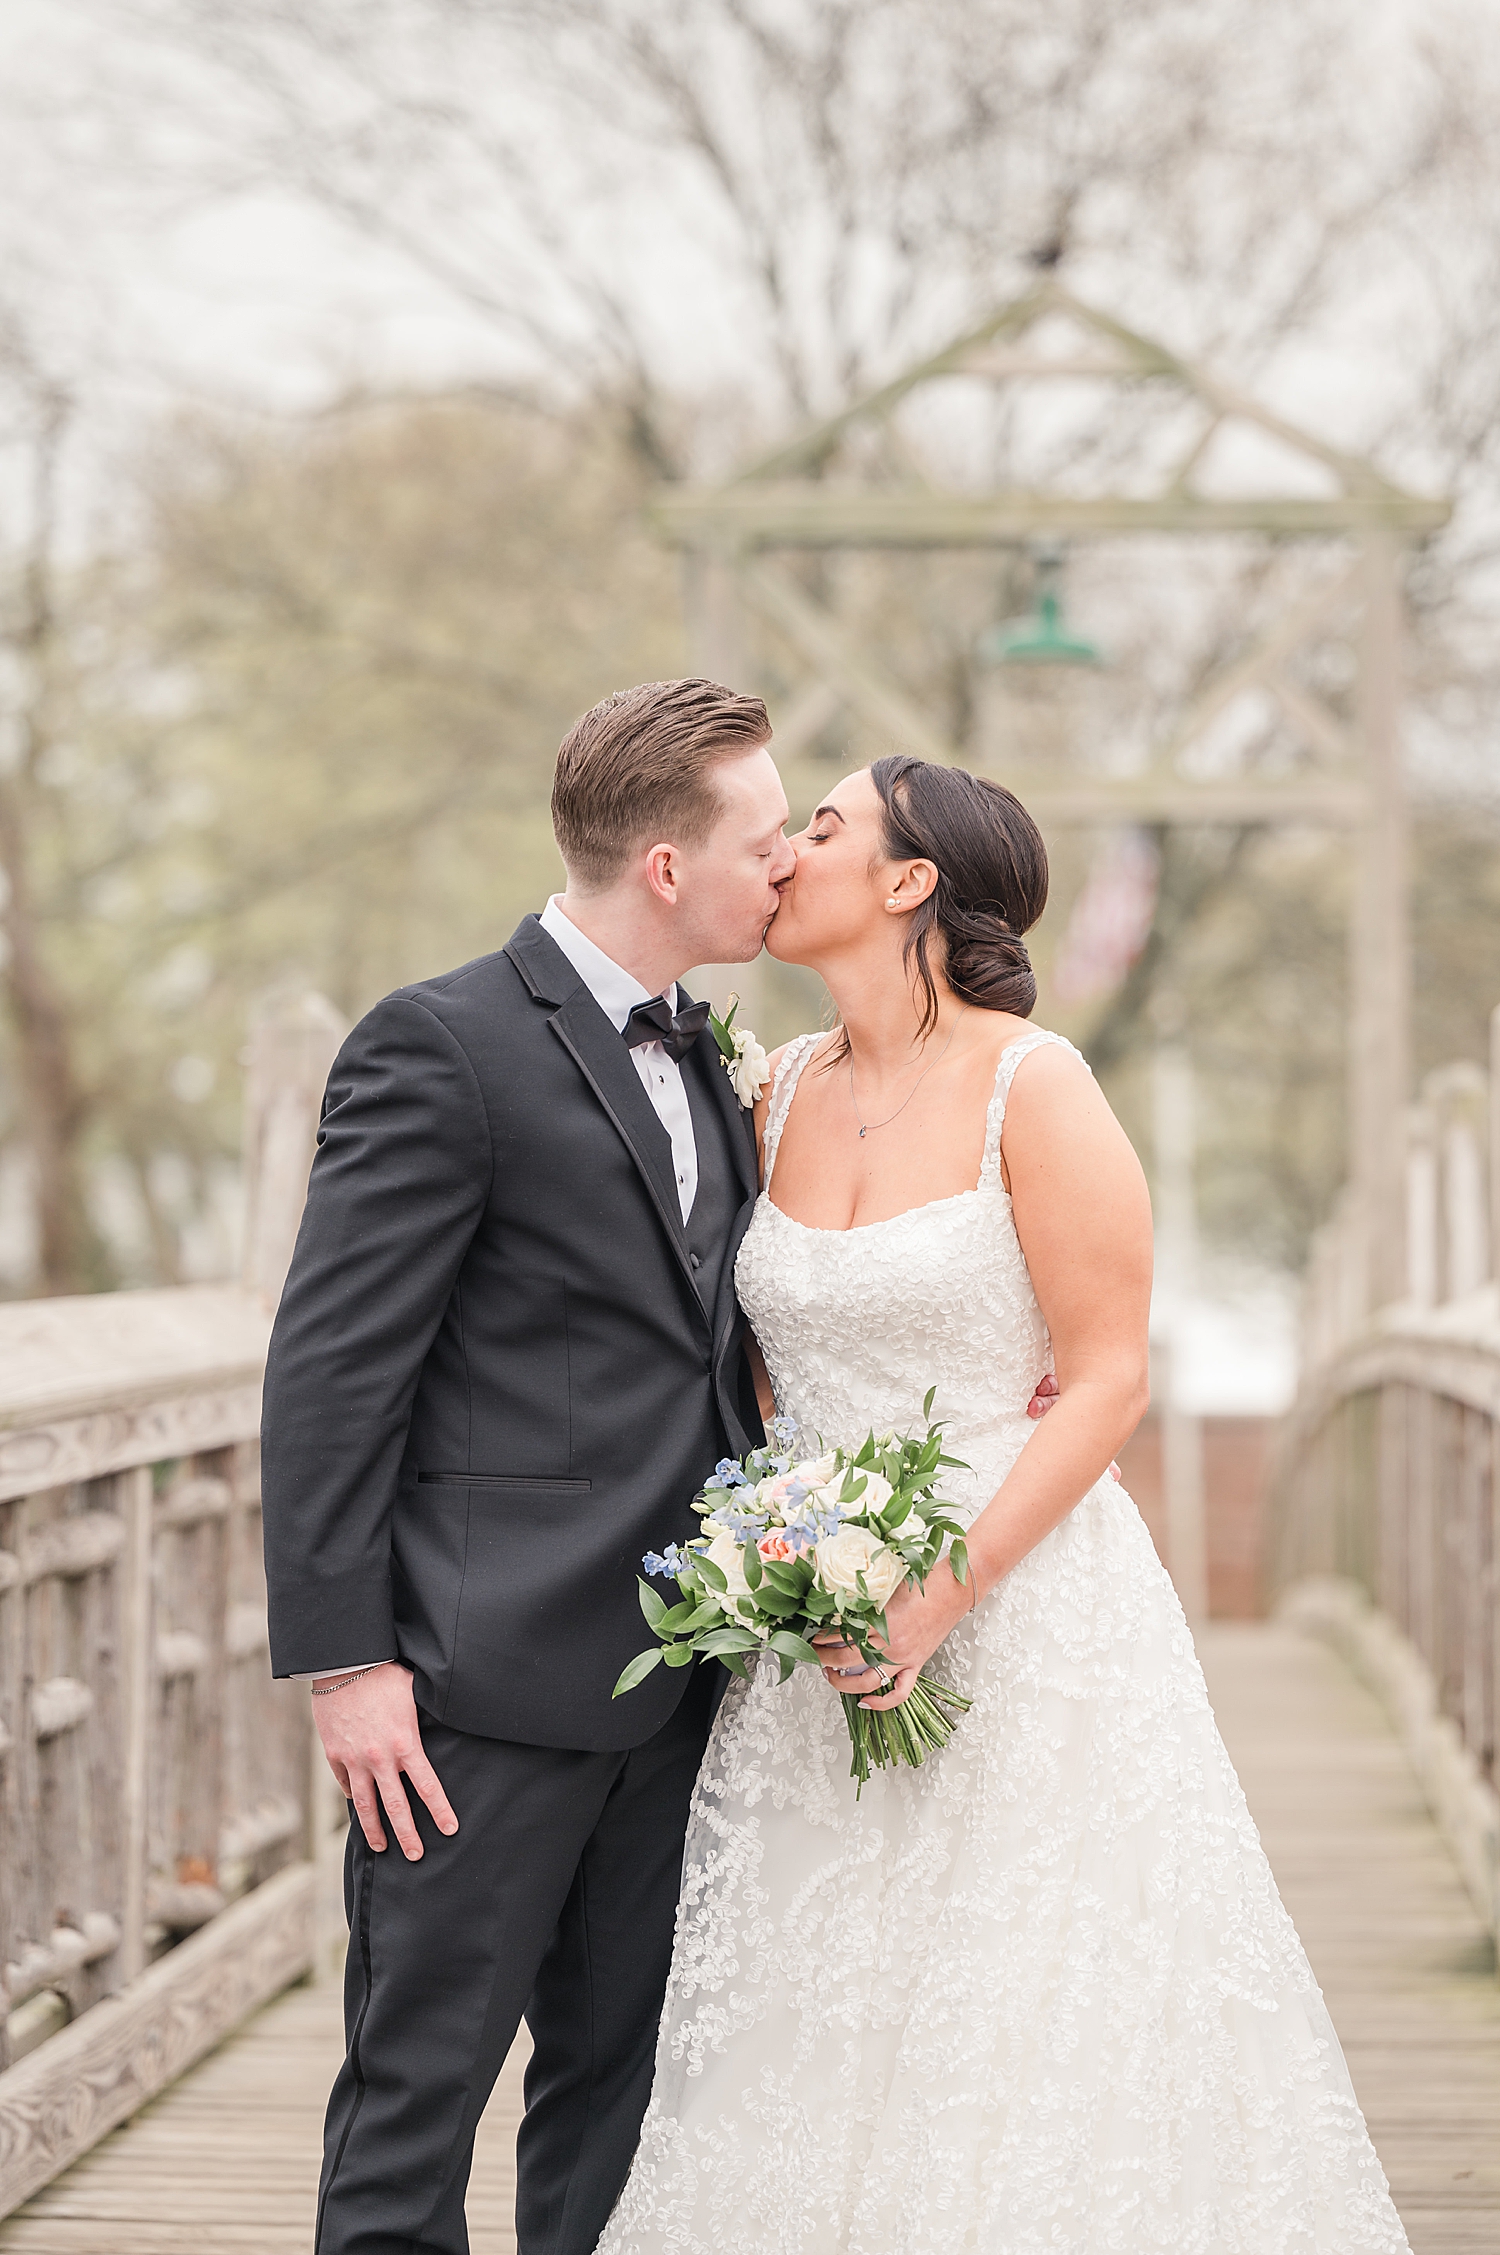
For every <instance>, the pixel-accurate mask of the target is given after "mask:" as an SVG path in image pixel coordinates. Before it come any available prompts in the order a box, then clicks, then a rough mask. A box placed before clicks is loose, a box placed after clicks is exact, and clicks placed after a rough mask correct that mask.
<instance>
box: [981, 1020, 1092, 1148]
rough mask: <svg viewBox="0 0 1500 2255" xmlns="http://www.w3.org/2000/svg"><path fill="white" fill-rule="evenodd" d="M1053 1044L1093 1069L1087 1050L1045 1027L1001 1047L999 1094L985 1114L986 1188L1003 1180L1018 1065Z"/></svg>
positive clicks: (993, 1097) (997, 1077) (997, 1093)
mask: <svg viewBox="0 0 1500 2255" xmlns="http://www.w3.org/2000/svg"><path fill="white" fill-rule="evenodd" d="M1049 1043H1055V1044H1056V1046H1057V1047H1058V1048H1059V1049H1066V1050H1067V1051H1069V1053H1070V1054H1071V1055H1072V1056H1074V1057H1076V1058H1077V1059H1078V1062H1079V1064H1080V1065H1081V1066H1082V1067H1083V1069H1084V1071H1085V1072H1086V1073H1088V1072H1092V1071H1093V1067H1092V1066H1091V1065H1090V1063H1089V1061H1088V1059H1087V1058H1086V1057H1085V1056H1084V1055H1083V1052H1082V1051H1081V1050H1078V1049H1075V1048H1074V1047H1073V1044H1072V1042H1070V1041H1069V1040H1068V1039H1067V1037H1066V1036H1065V1035H1064V1034H1053V1033H1048V1031H1047V1030H1046V1028H1045V1027H1044V1026H1032V1027H1030V1028H1029V1029H1028V1030H1027V1032H1025V1033H1024V1034H1020V1035H1018V1036H1017V1038H1016V1039H1015V1040H1014V1041H1013V1042H1012V1043H1011V1044H1010V1046H1009V1048H1007V1049H1002V1050H1001V1052H1000V1062H999V1064H998V1065H997V1066H996V1068H995V1093H994V1095H993V1096H992V1097H991V1098H990V1106H989V1111H988V1112H987V1114H986V1115H985V1126H984V1158H983V1159H982V1161H981V1162H980V1168H979V1181H980V1185H981V1187H982V1188H988V1187H989V1186H990V1185H991V1184H992V1183H998V1182H999V1181H1000V1131H1001V1129H1002V1128H1003V1127H1004V1125H1005V1100H1006V1098H1007V1097H1008V1096H1009V1094H1010V1084H1011V1082H1012V1081H1013V1080H1014V1079H1015V1077H1016V1067H1017V1066H1018V1065H1019V1064H1020V1062H1021V1060H1022V1058H1023V1057H1029V1056H1030V1055H1031V1053H1032V1051H1033V1050H1034V1049H1045V1048H1046V1047H1047V1046H1048V1045H1049Z"/></svg>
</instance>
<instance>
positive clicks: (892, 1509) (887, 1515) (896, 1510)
mask: <svg viewBox="0 0 1500 2255" xmlns="http://www.w3.org/2000/svg"><path fill="white" fill-rule="evenodd" d="M910 1517H911V1497H910V1496H897V1497H896V1498H895V1499H894V1501H893V1502H891V1503H888V1504H887V1505H886V1507H885V1510H884V1512H883V1513H882V1514H881V1524H882V1525H883V1526H886V1527H890V1528H896V1527H899V1526H900V1524H901V1522H902V1520H903V1519H909V1518H910Z"/></svg>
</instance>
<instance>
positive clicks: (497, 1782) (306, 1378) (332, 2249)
mask: <svg viewBox="0 0 1500 2255" xmlns="http://www.w3.org/2000/svg"><path fill="white" fill-rule="evenodd" d="M770 733H771V731H770V724H769V722H768V720H767V718H766V711H765V707H764V705H762V704H761V703H760V701H759V700H758V699H757V698H753V697H743V696H738V695H736V694H735V693H734V692H733V691H731V690H728V689H722V688H719V687H717V686H716V685H715V684H714V683H712V682H708V681H697V680H692V681H668V682H650V683H647V684H646V685H645V686H643V687H641V688H637V689H630V690H623V691H621V692H619V693H618V694H617V695H615V696H613V697H609V698H607V699H606V700H605V702H604V703H603V704H601V705H597V706H595V708H594V709H593V711H592V712H589V713H586V714H585V715H584V716H583V718H582V719H581V720H580V721H579V722H578V723H577V725H576V727H575V728H574V729H573V730H572V732H571V734H570V735H569V736H568V738H567V740H566V741H565V743H564V744H563V747H562V750H561V752H560V753H559V756H558V762H557V775H556V782H555V787H554V791H553V800H552V811H553V821H554V826H555V829H556V833H557V841H558V845H559V848H560V850H561V853H562V858H563V862H564V864H565V866H566V869H567V879H568V882H567V890H566V892H565V893H563V894H562V895H561V896H560V897H559V898H557V899H554V900H552V901H551V902H549V904H548V906H547V907H546V909H545V910H544V911H543V913H542V914H541V915H540V916H528V917H526V918H525V919H524V921H523V922H522V924H521V926H520V928H519V929H518V930H517V931H516V932H515V933H514V935H513V936H512V938H511V939H510V940H509V941H508V942H507V944H506V945H505V947H504V948H502V949H501V950H500V951H499V953H497V954H494V955H488V956H482V957H480V958H479V960H478V961H477V962H474V963H469V964H466V965H465V966H464V967H463V969H461V970H458V971H451V972H449V973H447V974H446V975H445V976H443V977H440V978H436V979H431V980H427V981H424V982H423V983H421V984H419V985H416V986H411V987H405V988H402V989H400V990H399V991H398V992H397V993H395V994H393V995H388V996H387V998H386V999H385V1001H384V1002H381V1003H379V1004H377V1005H376V1007H375V1008H374V1009H373V1010H372V1011H371V1012H370V1014H369V1016H368V1017H366V1018H364V1019H363V1020H362V1021H361V1023H360V1024H359V1025H358V1026H356V1027H355V1029H354V1031H353V1033H352V1034H351V1035H350V1036H349V1039H348V1040H347V1042H346V1043H345V1044H344V1047H343V1049H342V1051H341V1052H340V1054H339V1057H338V1059H337V1061H336V1062H335V1064H334V1067H333V1071H332V1073H331V1074H330V1076H329V1082H328V1092H327V1096H326V1098H325V1100H324V1107H323V1121H322V1127H321V1129H320V1132H319V1138H318V1145H319V1148H318V1155H317V1159H316V1161H315V1163H314V1166H313V1171H312V1180H311V1184H310V1186H309V1190H308V1200H307V1211H306V1215H305V1218H304V1220H303V1224H302V1229H301V1233H300V1235H299V1237H298V1241H297V1250H296V1254H295V1256H294V1258H293V1261H292V1267H291V1273H290V1275H289V1276H288V1278H287V1284H286V1291H285V1295H284V1297H283V1299H282V1302H281V1309H280V1313H279V1315H278V1317H277V1320H276V1329H275V1334H274V1337H273V1339H272V1342H271V1352H270V1359H269V1362H268V1365H267V1370H266V1391H265V1415H264V1429H263V1495H264V1509H265V1537H266V1564H267V1575H268V1580H269V1585H270V1604H271V1651H272V1664H273V1666H274V1668H275V1671H276V1673H277V1674H278V1675H282V1676H300V1677H311V1678H312V1679H314V1680H313V1684H312V1691H313V1712H314V1714H315V1716H316V1718H317V1722H318V1727H319V1731H320V1733H321V1736H322V1741H323V1747H324V1750H325V1752H326V1754H327V1756H328V1760H329V1764H330V1766H331V1768H332V1769H333V1772H334V1775H335V1777H336V1778H337V1779H338V1781H339V1784H340V1786H341V1787H342V1788H343V1789H344V1791H345V1793H346V1794H347V1795H348V1797H349V1799H350V1800H351V1802H352V1804H353V1808H354V1815H355V1822H354V1823H353V1824H352V1825H351V1827H350V1836H349V1850H348V1860H347V1870H346V1900H347V1907H348V1912H349V1922H350V1942H349V1960H348V1971H347V1975H346V1986H345V2010H346V2026H347V2034H348V2055H347V2057H346V2059H345V2061H344V2064H343V2066H342V2067H341V2068H340V2070H339V2074H338V2079H337V2081H336V2083H335V2085H334V2090H333V2096H332V2099H331V2101H330V2104H329V2109H328V2121H327V2130H326V2144H325V2154H324V2164H323V2179H322V2188H321V2192H320V2196H319V2204H318V2221H317V2238H316V2255H464V2251H465V2250H466V2249H467V2247H468V2234H467V2230H466V2227H465V2221H464V2189H465V2185H466V2183H467V2180H468V2174H469V2165H470V2158H471V2152H472V2146H473V2139H474V2131H475V2126H476V2124H477V2123H478V2120H479V2117H480V2114H481V2113H482V2111H483V2109H484V2104H485V2101H486V2099H487V2098H488V2097H489V2094H490V2090H491V2087H492V2085H493V2083H494V2080H495V2076H496V2074H497V2072H498V2070H499V2068H500V2066H501V2063H502V2062H503V2060H504V2058H505V2055H506V2053H507V2051H508V2050H509V2048H510V2045H511V2041H512V2039H513V2037H514V2036H515V2033H516V2029H517V2026H518V2023H519V2021H520V2019H521V2016H522V2014H523V2013H524V2015H525V2017H526V2020H527V2024H528V2026H529V2028H530V2030H531V2036H532V2042H533V2047H534V2048H533V2051H532V2057H531V2063H530V2066H529V2067H528V2069H527V2074H526V2115H525V2120H524V2122H523V2124H522V2127H521V2132H520V2139H519V2145H518V2158H517V2171H518V2182H517V2196H516V2228H517V2237H518V2241H519V2255H590V2251H591V2250H592V2248H593V2246H594V2243H595V2241H596V2239H597V2237H598V2235H599V2233H600V2231H601V2230H602V2229H603V2226H604V2223H605V2220H606V2218H607V2216H608V2213H609V2210H610V2207H611V2206H612V2204H613V2202H614V2199H615V2196H616V2194H617V2193H618V2191H619V2189H620V2186H621V2184H622V2183H623V2182H624V2179H625V2175H626V2172H627V2169H628V2167H629V2164H630V2160H631V2156H632V2153H633V2151H634V2148H635V2144H636V2140H637V2135H638V2132H639V2129H640V2123H641V2117H642V2114H643V2113H644V2111H645V2106H646V2101H647V2098H648V2097H649V2095H650V2085H651V2073H652V2061H653V2053H654V2047H655V2034H656V2024H657V2019H658V2015H659V2013H660V2009H661V2001H662V1994H663V1990H664V1988H665V1984H666V1977H667V1972H668V1967H669V1963H670V1957H671V1946H672V1928H673V1921H674V1915H675V1911H676V1904H677V1890H678V1878H679V1870H680V1865H681V1857H682V1845H683V1837H684V1832H685V1827H686V1822H687V1810H688V1799H689V1795H690V1793H691V1790H692V1785H693V1780H694V1777H695V1775H696V1772H697V1768H698V1762H699V1758H700V1755H701V1753H702V1750H703V1745H704V1742H705V1739H706V1737H707V1733H708V1727H709V1723H710V1720H711V1717H712V1711H713V1705H714V1701H715V1697H716V1695H717V1692H718V1690H719V1687H720V1682H721V1681H722V1671H721V1670H719V1669H716V1668H702V1669H683V1670H671V1671H669V1670H666V1669H663V1670H662V1671H660V1673H658V1674H656V1675H653V1676H652V1677H650V1678H649V1679H648V1681H647V1682H646V1683H645V1684H644V1685H642V1686H641V1687H640V1688H639V1689H638V1690H636V1691H633V1692H631V1693H630V1694H629V1695H628V1696H627V1697H625V1698H624V1699H621V1700H618V1701H612V1700H611V1697H610V1693H611V1689H612V1687H613V1685H614V1682H615V1680H616V1678H617V1676H618V1675H619V1673H620V1670H621V1669H622V1668H623V1666H624V1665H625V1663H626V1661H627V1660H629V1659H630V1658H631V1657H632V1655H633V1654H634V1653H635V1652H637V1651H638V1650H639V1649H640V1647H641V1645H642V1644H643V1643H644V1642H645V1641H646V1638H645V1634H644V1624H643V1623H642V1620H641V1617H640V1613H639V1609H638V1606H637V1602H636V1575H637V1572H638V1570H639V1565H640V1560H641V1556H642V1554H643V1553H644V1552H645V1551H647V1550H661V1549H662V1548H663V1547H664V1546H665V1545H666V1544H667V1543H669V1542H671V1541H673V1540H677V1541H681V1540H683V1539H684V1537H685V1536H686V1535H687V1534H688V1533H690V1532H691V1531H692V1530H693V1529H694V1527H695V1525H696V1522H695V1521H694V1519H693V1518H692V1515H691V1513H690V1511H689V1503H690V1499H691V1498H692V1496H693V1495H694V1493H695V1492H696V1490H697V1489H698V1487H699V1486H700V1484H701V1483H702V1481H703V1479H704V1476H705V1475H706V1474H707V1473H708V1471H709V1470H710V1469H711V1468H712V1466H713V1465H714V1463H715V1462H716V1461H717V1460H718V1459H719V1458H720V1457H722V1456H723V1455H725V1454H726V1453H729V1454H732V1455H739V1454H741V1453H742V1452H743V1450H744V1449H745V1448H746V1447H748V1446H750V1445H751V1444H752V1443H753V1442H754V1441H756V1440H758V1439H759V1438H760V1437H761V1429H760V1423H759V1417H758V1414H757V1410H756V1402H755V1392H754V1387H753V1384H752V1381H751V1377H750V1373H749V1370H748V1368H747V1364H746V1358H745V1353H744V1348H743V1319H742V1318H741V1317H740V1315H739V1313H738V1310H737V1308H736V1304H735V1297H734V1284H733V1269H734V1254H735V1251H736V1249H737V1247H738V1244H739V1240H740V1237H741V1234H742V1233H743V1230H744V1228H745V1225H746V1223H747V1221H748V1218H749V1213H750V1208H751V1205H752V1203H753V1200H754V1197H755V1189H756V1175H755V1151H754V1143H753V1137H752V1133H751V1128H750V1117H749V1114H748V1113H747V1112H745V1111H743V1110H742V1109H741V1107H740V1104H739V1101H738V1099H737V1097H736V1096H735V1093H734V1091H733V1089H732V1087H731V1085H730V1082H729V1078H728V1075H727V1074H726V1073H725V1072H724V1071H723V1070H722V1069H721V1067H720V1064H719V1061H718V1051H717V1048H716V1046H715V1043H714V1041H713V1037H712V1035H711V1034H710V1033H708V1032H707V1031H705V1030H704V1024H705V1020H706V1016H707V1012H706V1008H705V1006H704V1005H702V1004H695V1003H690V1002H689V1001H688V1000H687V998H686V997H685V996H683V995H682V994H681V993H680V992H678V991H677V990H676V989H675V985H674V982H675V981H676V979H677V978H678V976H679V975H680V974H681V973H682V972H684V971H686V970H687V969H688V968H689V966H690V965H692V964H694V963H703V962H743V961H748V960H750V959H751V958H752V957H753V956H755V955H756V954H757V953H758V952H759V949H760V945H761V939H762V936H763V934H764V932H765V928H766V925H767V924H768V922H769V921H770V918H771V917H772V916H773V915H774V914H775V911H776V906H777V899H778V895H777V886H778V885H779V884H780V883H782V882H783V881H784V880H785V879H786V878H787V877H788V876H789V875H790V873H791V869H792V863H793V857H792V852H791V848H790V847H789V846H788V844H787V842H786V838H785V836H784V832H783V825H784V823H785V820H786V811H787V808H786V799H785V796H784V794H783V792H782V788H781V783H780V780H779V778H778V776H777V773H776V768H775V765H774V763H773V761H772V759H771V756H770V753H769V752H768V750H767V749H766V746H767V743H768V740H769V737H770ZM392 1836H394V1841H395V1847H394V1850H393V1849H392V1847H391V1845H390V1841H391V1838H392Z"/></svg>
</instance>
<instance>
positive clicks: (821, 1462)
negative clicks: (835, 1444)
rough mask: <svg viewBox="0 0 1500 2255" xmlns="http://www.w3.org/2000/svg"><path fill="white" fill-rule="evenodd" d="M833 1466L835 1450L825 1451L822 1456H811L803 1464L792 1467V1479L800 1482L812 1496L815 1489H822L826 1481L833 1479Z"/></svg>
mask: <svg viewBox="0 0 1500 2255" xmlns="http://www.w3.org/2000/svg"><path fill="white" fill-rule="evenodd" d="M833 1466H834V1457H833V1450H832V1449H825V1450H824V1451H823V1454H822V1455H821V1456H810V1457H808V1458H806V1460H805V1461H804V1462H803V1463H801V1464H794V1465H793V1466H792V1478H793V1479H794V1480H798V1481H800V1482H801V1484H802V1486H803V1487H804V1488H806V1489H807V1490H808V1492H809V1494H811V1492H812V1490H813V1489H814V1488H821V1487H822V1486H823V1485H824V1483H825V1482H826V1481H828V1480H831V1479H832V1478H833Z"/></svg>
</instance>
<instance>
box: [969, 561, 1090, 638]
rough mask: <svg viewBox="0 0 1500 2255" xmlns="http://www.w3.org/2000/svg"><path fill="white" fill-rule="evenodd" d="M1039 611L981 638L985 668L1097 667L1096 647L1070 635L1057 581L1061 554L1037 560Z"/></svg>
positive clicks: (1005, 623) (1005, 622) (1002, 624)
mask: <svg viewBox="0 0 1500 2255" xmlns="http://www.w3.org/2000/svg"><path fill="white" fill-rule="evenodd" d="M1036 574H1037V601H1036V609H1035V610H1034V611H1031V612H1028V613H1027V614H1026V615H1025V616H1024V617H1023V618H1018V619H1002V620H1001V621H1000V623H999V625H998V626H992V627H991V628H990V629H989V631H988V633H987V634H984V635H982V636H981V637H980V641H979V659H980V663H981V664H982V665H990V666H1018V665H1029V666H1038V665H1054V666H1097V665H1102V663H1103V658H1102V656H1101V654H1100V652H1099V650H1098V648H1097V647H1096V646H1095V644H1094V643H1092V642H1089V641H1086V640H1085V639H1084V637H1083V636H1082V635H1079V634H1073V633H1070V632H1069V629H1068V624H1067V620H1066V618H1065V617H1064V614H1063V605H1062V597H1061V595H1060V594H1059V592H1058V581H1059V580H1060V579H1061V577H1062V556H1061V553H1060V552H1058V551H1056V550H1052V551H1049V552H1048V553H1046V554H1044V555H1040V556H1038V558H1037V565H1036Z"/></svg>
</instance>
